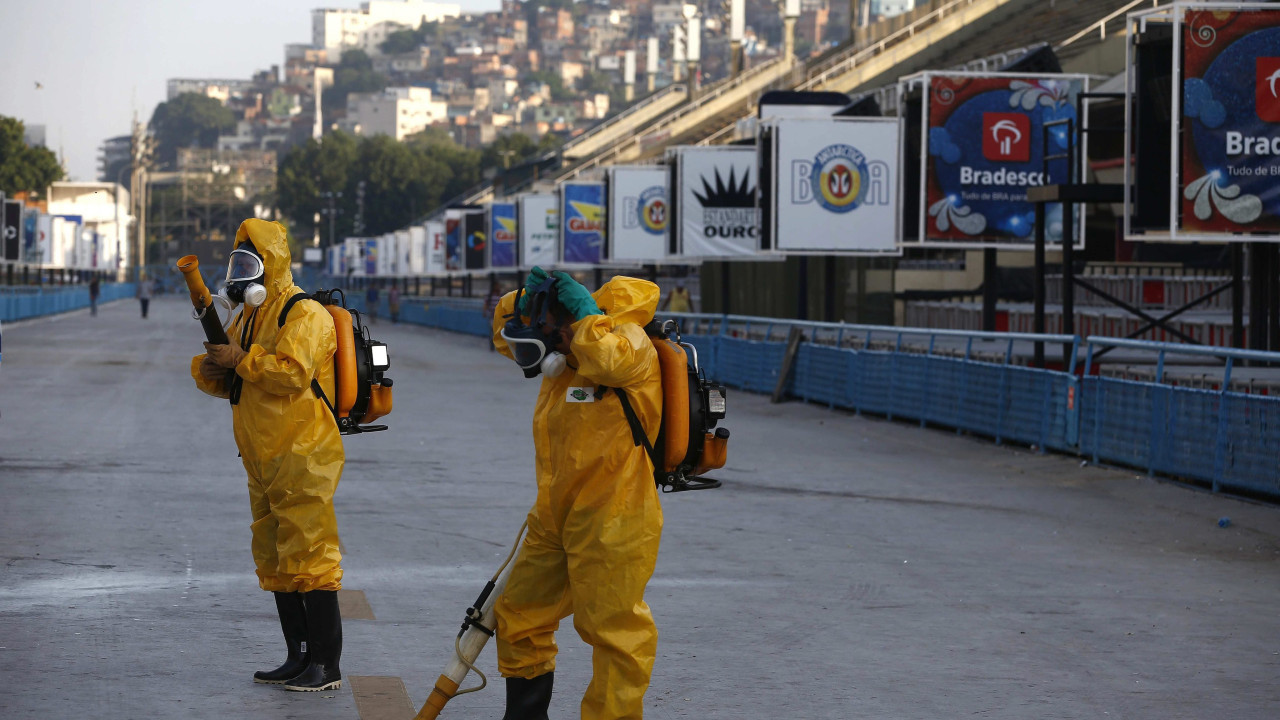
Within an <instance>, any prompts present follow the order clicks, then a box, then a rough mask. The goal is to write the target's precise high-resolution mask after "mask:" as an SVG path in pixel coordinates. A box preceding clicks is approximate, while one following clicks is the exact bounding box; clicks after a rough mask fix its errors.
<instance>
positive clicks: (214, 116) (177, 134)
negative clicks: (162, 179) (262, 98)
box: [151, 93, 236, 163]
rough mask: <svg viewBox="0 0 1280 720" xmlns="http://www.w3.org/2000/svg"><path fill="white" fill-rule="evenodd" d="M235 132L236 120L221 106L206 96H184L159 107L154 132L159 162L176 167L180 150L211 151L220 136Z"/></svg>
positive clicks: (152, 128) (154, 117)
mask: <svg viewBox="0 0 1280 720" xmlns="http://www.w3.org/2000/svg"><path fill="white" fill-rule="evenodd" d="M235 129H236V116H235V113H232V112H231V110H230V109H229V108H227V107H224V106H223V104H222V103H220V102H218V101H217V100H214V99H213V98H211V97H208V96H206V95H200V94H198V93H183V94H181V95H179V96H177V97H175V98H174V99H172V100H168V101H166V102H162V103H160V104H159V105H157V106H156V109H155V112H153V113H152V114H151V132H153V133H154V134H155V136H156V141H157V146H156V152H157V156H158V157H157V160H159V162H161V163H173V162H174V161H175V160H177V157H178V148H184V147H203V148H211V147H215V146H216V145H217V144H218V136H219V135H226V134H228V133H230V132H233V131H234V130H235Z"/></svg>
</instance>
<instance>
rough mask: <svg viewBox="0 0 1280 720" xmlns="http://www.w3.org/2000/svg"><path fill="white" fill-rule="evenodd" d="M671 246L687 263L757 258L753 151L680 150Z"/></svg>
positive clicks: (746, 149) (757, 215)
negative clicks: (695, 259) (691, 261)
mask: <svg viewBox="0 0 1280 720" xmlns="http://www.w3.org/2000/svg"><path fill="white" fill-rule="evenodd" d="M675 157H676V162H677V172H676V178H677V187H676V189H675V192H674V193H673V195H674V197H675V198H676V202H677V208H676V209H677V215H676V226H675V228H674V229H675V232H676V246H677V247H678V248H679V252H680V254H681V255H683V256H686V257H691V258H717V257H741V256H752V255H756V249H757V248H758V247H759V244H760V211H759V210H758V209H757V208H756V149H755V148H744V147H682V148H677V149H676V152H675Z"/></svg>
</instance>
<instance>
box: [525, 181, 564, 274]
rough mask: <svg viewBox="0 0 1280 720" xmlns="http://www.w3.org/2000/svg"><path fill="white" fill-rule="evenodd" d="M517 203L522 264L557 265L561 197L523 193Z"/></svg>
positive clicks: (528, 265)
mask: <svg viewBox="0 0 1280 720" xmlns="http://www.w3.org/2000/svg"><path fill="white" fill-rule="evenodd" d="M517 204H518V205H519V208H520V217H519V218H518V220H517V223H516V225H517V229H518V230H519V231H520V267H526V268H527V267H533V266H534V265H540V266H542V267H544V268H546V267H551V266H552V265H555V264H556V262H557V258H556V252H557V245H558V244H559V241H560V198H559V197H557V196H556V195H554V194H551V193H534V194H529V195H524V196H521V198H520V199H519V201H518V203H517Z"/></svg>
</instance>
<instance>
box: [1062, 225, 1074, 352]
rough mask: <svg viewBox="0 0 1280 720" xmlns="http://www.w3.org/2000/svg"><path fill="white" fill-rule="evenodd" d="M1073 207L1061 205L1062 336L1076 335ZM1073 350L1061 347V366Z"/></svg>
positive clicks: (1065, 346) (1064, 346) (1064, 345)
mask: <svg viewBox="0 0 1280 720" xmlns="http://www.w3.org/2000/svg"><path fill="white" fill-rule="evenodd" d="M1075 279H1076V270H1075V206H1074V205H1072V204H1071V203H1063V204H1062V330H1061V332H1062V334H1063V335H1075V334H1076V319H1075V312H1076V297H1075V295H1076V288H1075ZM1073 352H1075V348H1070V347H1068V346H1067V345H1066V344H1065V343H1064V344H1063V346H1062V353H1063V355H1062V364H1063V366H1064V367H1065V366H1068V365H1070V364H1071V360H1072V357H1071V356H1070V355H1069V354H1068V353H1073Z"/></svg>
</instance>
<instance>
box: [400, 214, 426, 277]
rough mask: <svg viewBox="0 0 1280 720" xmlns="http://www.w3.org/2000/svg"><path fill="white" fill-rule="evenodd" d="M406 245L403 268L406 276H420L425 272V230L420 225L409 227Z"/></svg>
mask: <svg viewBox="0 0 1280 720" xmlns="http://www.w3.org/2000/svg"><path fill="white" fill-rule="evenodd" d="M408 245H409V247H408V249H407V250H405V265H404V266H405V268H406V270H407V272H408V274H410V275H422V274H423V273H425V272H426V271H427V229H426V228H425V227H424V226H422V225H414V226H412V227H410V228H409V241H408Z"/></svg>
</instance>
